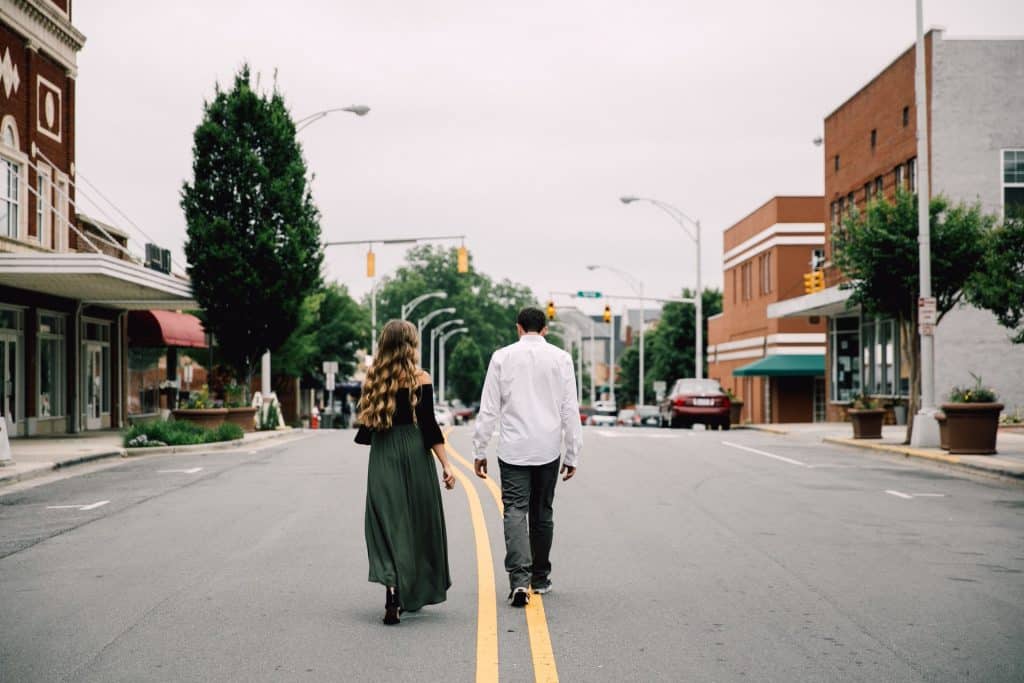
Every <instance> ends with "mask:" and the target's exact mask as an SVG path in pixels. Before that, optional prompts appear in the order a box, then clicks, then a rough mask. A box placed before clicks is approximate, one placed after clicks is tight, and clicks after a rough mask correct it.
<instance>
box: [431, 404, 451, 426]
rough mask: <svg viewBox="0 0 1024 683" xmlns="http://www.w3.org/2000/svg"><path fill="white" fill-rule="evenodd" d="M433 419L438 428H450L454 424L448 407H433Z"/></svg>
mask: <svg viewBox="0 0 1024 683" xmlns="http://www.w3.org/2000/svg"><path fill="white" fill-rule="evenodd" d="M434 419H435V420H437V424H438V426H439V427H451V426H452V425H454V424H455V416H454V415H453V414H452V409H451V408H449V407H448V406H434Z"/></svg>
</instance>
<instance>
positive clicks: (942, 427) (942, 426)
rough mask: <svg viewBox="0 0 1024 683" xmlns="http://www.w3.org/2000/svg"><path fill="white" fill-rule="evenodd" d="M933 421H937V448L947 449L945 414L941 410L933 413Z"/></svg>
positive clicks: (947, 437) (947, 435)
mask: <svg viewBox="0 0 1024 683" xmlns="http://www.w3.org/2000/svg"><path fill="white" fill-rule="evenodd" d="M935 421H936V422H938V423H939V448H941V449H942V450H944V451H948V450H949V425H948V424H947V423H946V414H945V413H944V412H942V411H941V410H940V411H939V412H937V413H935Z"/></svg>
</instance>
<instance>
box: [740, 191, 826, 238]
mask: <svg viewBox="0 0 1024 683" xmlns="http://www.w3.org/2000/svg"><path fill="white" fill-rule="evenodd" d="M779 199H820V200H821V201H823V202H824V201H825V195H824V194H777V195H772V196H771V197H769V198H768V199H767V200H766V201H765V202H764V203H762V204H759V205H758V206H757V208H755V209H753V210H752V211H749V212H748V213H747V214H745V215H744V216H741V217H740V218H737V219H736V220H735V221H733V222H732V224H731V225H729V227H728V228H726V229H725V230H723V231H722V234H723V235H724V234H725V233H727V232H729V231H730V230H732V229H733V228H735V227H736V226H737V225H739V224H740V223H742V222H743V221H745V220H747V219H748V218H750V217H751V216H753V215H754V214H755V213H757V212H758V211H760V210H761V209H763V208H764V207H766V206H768V205H769V204H771V203H772V202H774V201H777V200H779Z"/></svg>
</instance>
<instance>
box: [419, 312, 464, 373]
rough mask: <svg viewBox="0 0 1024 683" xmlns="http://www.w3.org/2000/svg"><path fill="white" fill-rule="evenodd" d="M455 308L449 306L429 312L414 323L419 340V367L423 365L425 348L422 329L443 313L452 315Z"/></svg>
mask: <svg viewBox="0 0 1024 683" xmlns="http://www.w3.org/2000/svg"><path fill="white" fill-rule="evenodd" d="M454 312H455V307H454V306H449V307H448V308H439V309H437V310H436V311H431V312H430V313H427V314H426V315H425V316H423V317H422V318H420V319H419V320H417V321H416V328H417V331H418V332H419V340H420V365H421V366H422V365H423V350H424V349H425V348H426V344H424V343H423V328H424V327H426V326H427V325H428V324H429V323H430V321H431V320H433V319H434V318H436V317H437V316H439V315H441V314H444V313H454Z"/></svg>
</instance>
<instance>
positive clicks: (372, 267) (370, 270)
mask: <svg viewBox="0 0 1024 683" xmlns="http://www.w3.org/2000/svg"><path fill="white" fill-rule="evenodd" d="M376 274H377V255H376V254H374V253H373V249H371V250H370V251H368V252H366V277H373V276H374V275H376Z"/></svg>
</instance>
